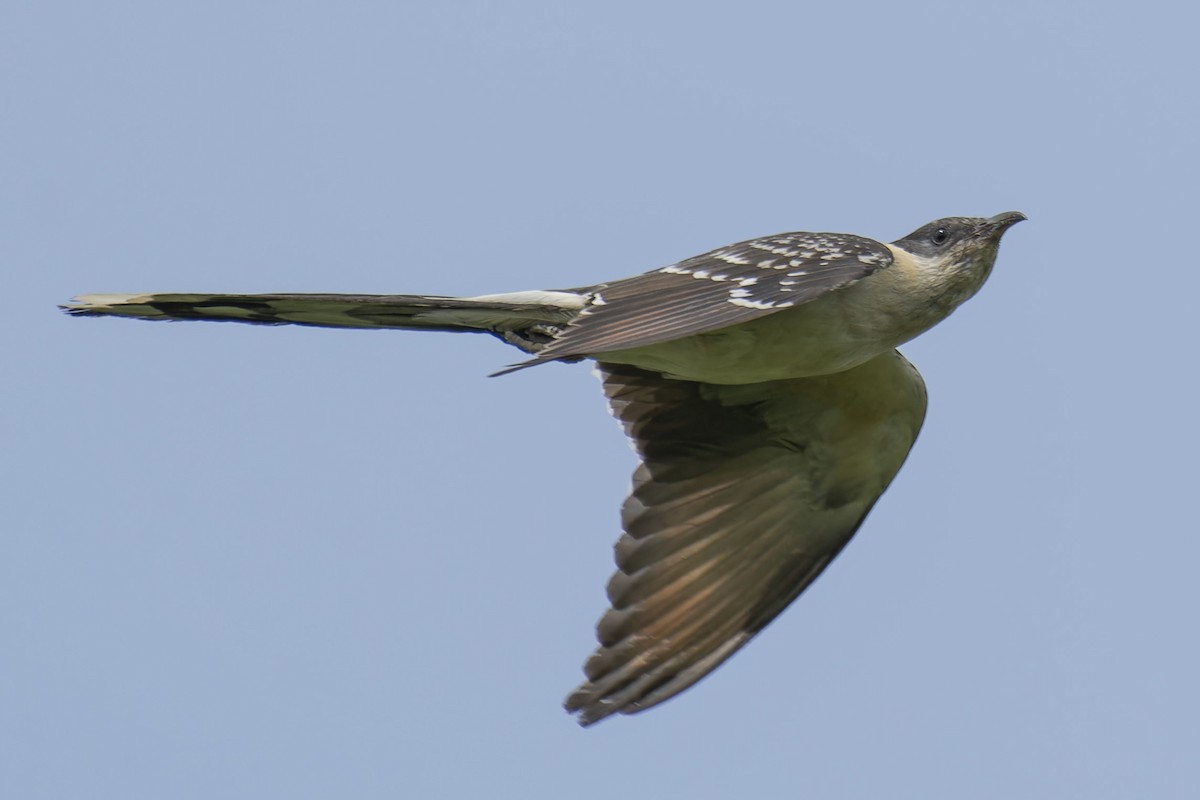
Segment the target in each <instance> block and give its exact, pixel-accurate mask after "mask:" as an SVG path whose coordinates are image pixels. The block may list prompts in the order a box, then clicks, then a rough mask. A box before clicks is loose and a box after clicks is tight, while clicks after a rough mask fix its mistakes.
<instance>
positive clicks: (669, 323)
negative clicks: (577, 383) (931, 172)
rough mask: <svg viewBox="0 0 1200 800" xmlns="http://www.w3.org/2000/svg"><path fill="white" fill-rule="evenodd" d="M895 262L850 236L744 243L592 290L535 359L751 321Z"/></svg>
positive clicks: (881, 248)
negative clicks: (587, 301) (579, 310)
mask: <svg viewBox="0 0 1200 800" xmlns="http://www.w3.org/2000/svg"><path fill="white" fill-rule="evenodd" d="M891 263H892V252H891V250H889V249H888V248H887V246H886V245H884V244H881V243H880V242H876V241H874V240H872V239H866V238H863V237H861V236H853V235H851V234H844V233H802V232H798V233H786V234H780V235H777V236H767V237H764V238H761V239H752V240H750V241H746V242H739V243H737V244H733V245H729V246H728V247H722V248H719V249H717V250H713V251H710V252H708V253H704V254H702V255H699V256H695V257H693V258H689V259H687V260H686V261H681V262H679V263H678V264H673V265H671V266H669V267H664V268H662V269H660V270H656V271H654V272H647V273H645V274H642V275H636V276H634V277H632V278H626V279H625V280H620V281H614V282H611V283H607V284H601V285H599V286H595V287H591V289H590V290H587V291H589V292H590V293H591V295H592V303H591V304H590V305H589V306H588V307H587V308H585V309H584V310H583V312H582V313H581V314H580V315H579V316H578V317H576V318H575V319H574V320H573V321H572V322H571V324H570V325H569V326H567V327H566V328H565V329H564V330H563V332H562V333H560V334H559V336H558V337H557V338H556V339H555V341H554V342H553V343H552V344H550V345H549V346H548V347H547V348H546V349H544V350H543V351H541V352H539V354H538V357H537V359H535V361H546V360H553V359H559V358H571V357H575V356H583V355H593V354H595V353H605V352H612V351H615V350H629V349H632V348H635V347H643V346H646V345H650V344H656V343H658V342H663V341H668V340H671V339H680V338H683V337H685V336H691V335H693V334H697V333H704V332H706V331H712V330H716V329H718V328H724V327H727V326H730V325H737V324H740V323H742V322H749V321H750V320H753V319H757V318H758V317H761V316H764V315H766V314H773V313H775V312H777V311H780V310H782V309H785V308H790V307H792V306H796V305H799V304H801V303H806V302H808V301H810V300H813V299H815V298H816V297H819V296H821V295H822V294H825V293H826V292H831V291H835V290H837V289H840V288H842V287H843V286H847V285H849V284H851V283H854V282H855V281H858V280H861V279H862V278H865V277H866V276H868V275H870V274H872V273H874V272H876V271H877V270H879V269H883V268H885V267H887V266H889V265H890V264H891ZM580 291H584V290H580Z"/></svg>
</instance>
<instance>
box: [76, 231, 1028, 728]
mask: <svg viewBox="0 0 1200 800" xmlns="http://www.w3.org/2000/svg"><path fill="white" fill-rule="evenodd" d="M1022 219H1024V216H1023V215H1020V214H1018V213H1016V212H1010V213H1008V214H1001V215H999V216H996V217H993V218H991V219H982V218H964V217H953V218H947V219H943V220H938V221H936V222H933V223H930V224H929V225H926V226H924V227H922V228H920V229H918V230H917V231H914V232H913V233H912V234H910V235H909V236H907V237H904V238H903V239H900V240H898V241H896V242H894V243H892V244H883V243H880V242H875V241H873V240H870V239H865V238H862V237H857V236H850V235H847V234H810V233H793V234H782V235H779V236H773V237H764V238H762V239H755V240H750V241H748V242H742V243H739V244H735V245H730V246H729V247H725V248H720V249H718V250H714V251H711V252H709V253H705V254H703V255H701V256H696V257H694V258H691V259H687V260H685V261H682V262H679V263H678V264H673V265H671V266H669V267H665V268H663V269H660V270H656V271H654V272H649V273H645V274H643V275H638V276H634V277H632V278H627V279H624V280H619V281H613V282H610V283H602V284H597V285H595V286H591V287H586V288H583V289H576V290H554V291H533V292H528V291H527V292H512V293H505V294H496V295H484V296H477V297H468V298H449V297H430V296H419V295H200V294H186V295H185V294H157V295H90V296H85V297H81V298H78V299H77V304H76V305H72V306H67V307H65V308H66V310H67V311H69V312H70V313H72V314H77V315H90V316H96V315H113V316H133V317H139V318H142V319H207V320H229V321H239V322H250V323H260V324H284V323H291V324H300V325H318V326H327V327H365V328H408V329H428V330H452V331H453V330H467V331H483V332H488V333H492V334H494V335H496V336H498V337H500V338H502V339H503V340H504V341H506V342H508V343H509V344H512V345H514V346H516V347H518V348H520V349H521V350H523V351H525V352H526V353H528V354H530V355H532V356H533V358H532V359H531V360H530V361H527V362H524V363H523V364H520V365H517V367H516V368H520V367H524V366H532V365H535V364H539V363H545V362H548V361H555V360H567V361H570V360H577V359H579V358H584V357H587V358H592V359H595V360H596V361H597V362H598V363H599V367H600V372H601V376H602V379H603V381H604V387H605V392H606V394H607V395H608V397H609V400H610V404H611V406H612V408H613V412H614V414H615V415H616V416H617V418H618V419H619V420H621V422H622V424H623V425H624V426H625V429H626V432H627V433H628V434H629V436H630V437H631V438H632V439H633V441H634V444H635V446H636V448H637V450H638V453H639V454H640V456H641V458H642V465H641V466H639V468H638V470H637V472H635V474H634V488H633V492H632V494H631V496H630V498H629V500H628V501H627V502H626V504H625V508H624V509H623V512H622V523H623V528H624V531H625V534H624V535H623V536H622V537H621V540H620V541H619V542H618V545H617V566H618V572H617V573H616V575H615V576H614V577H613V580H612V582H611V583H610V585H609V597H610V600H611V601H612V606H613V607H612V609H611V610H610V611H609V612H608V613H607V614H606V615H605V616H604V618H603V619H602V620H601V621H600V624H599V626H598V630H597V635H598V638H599V640H600V648H599V649H598V650H597V651H596V653H595V654H594V655H593V656H592V658H591V659H590V660H589V661H588V664H587V666H586V667H585V672H586V673H587V677H588V681H587V682H586V683H584V684H583V685H582V686H581V687H580V688H579V689H577V690H576V692H575V693H573V694H572V695H571V696H570V697H569V698H568V700H567V707H568V709H569V710H571V711H575V712H578V713H579V715H580V721H581V722H583V723H584V724H588V723H591V722H594V721H596V720H598V719H602V718H603V717H605V716H608V715H609V714H612V713H618V712H620V713H632V712H635V711H639V710H642V709H644V708H647V707H649V706H652V705H655V704H657V703H659V702H662V701H663V700H665V699H667V698H669V697H672V696H674V695H675V694H677V693H679V692H680V691H682V690H683V689H685V688H687V687H688V686H690V685H691V684H692V683H694V682H695V681H696V680H699V679H700V678H701V677H703V676H704V675H706V674H707V673H708V672H710V671H711V670H712V669H714V668H715V667H716V666H717V665H719V664H720V663H721V662H722V661H723V660H724V659H725V658H727V657H728V656H729V655H731V654H732V653H733V652H734V651H735V650H736V649H737V648H738V647H740V646H741V645H742V644H744V643H745V642H746V641H747V640H748V639H750V638H751V637H753V636H754V635H755V634H756V633H757V632H758V631H759V630H761V629H762V627H763V626H765V625H766V624H767V623H768V622H770V620H771V619H773V618H774V617H775V615H777V614H778V613H779V612H780V611H782V610H783V608H784V607H786V605H787V604H788V603H790V602H791V600H793V599H794V598H795V597H796V596H797V595H799V594H800V592H802V591H803V590H804V588H805V587H807V586H808V584H809V583H810V582H811V581H812V580H813V579H814V578H815V577H816V576H817V575H818V574H819V573H820V572H821V570H822V569H823V568H824V567H825V566H826V565H827V564H828V563H829V562H830V561H831V560H832V559H833V557H834V556H836V555H837V553H838V552H839V551H840V550H841V548H842V547H843V546H844V545H845V544H846V542H847V541H849V539H850V537H851V536H852V535H853V534H854V532H855V530H857V528H858V526H859V525H860V524H861V522H862V520H863V518H864V517H865V516H866V514H867V512H868V511H869V510H870V508H871V506H872V505H873V504H874V503H875V501H876V500H877V499H878V497H879V496H880V494H882V492H883V491H884V489H885V488H886V487H887V485H888V484H889V483H890V482H891V480H892V478H893V477H894V475H895V474H896V472H897V471H898V470H899V468H900V465H901V464H902V463H903V461H904V459H905V457H906V456H907V454H908V452H909V449H910V448H911V447H912V444H913V442H914V441H915V439H916V436H917V432H918V431H919V429H920V427H921V423H922V420H923V418H924V414H925V387H924V383H923V382H922V380H921V378H920V375H919V374H918V373H917V371H916V369H915V368H913V367H912V365H911V364H909V363H908V362H907V361H906V360H905V359H904V357H903V356H901V355H900V354H899V353H898V352H897V351H896V350H895V348H896V346H897V345H899V344H902V343H903V342H906V341H908V340H910V339H912V338H913V337H914V336H917V335H918V334H920V333H922V332H923V331H925V330H927V329H928V328H930V327H932V326H933V325H935V324H936V323H937V322H939V321H941V320H942V319H944V318H945V317H946V316H947V315H949V314H950V313H951V312H952V311H953V310H954V309H955V308H957V307H958V305H960V304H961V303H962V302H964V301H965V300H967V299H968V298H970V297H971V296H972V295H973V294H975V292H977V291H978V290H979V288H980V287H981V286H982V285H983V283H984V281H985V280H986V279H987V277H988V275H989V273H990V271H991V268H992V265H993V262H994V260H995V256H996V252H997V248H998V245H999V240H1000V237H1001V235H1002V234H1003V233H1004V231H1005V230H1006V229H1007V228H1008V227H1010V226H1011V225H1013V224H1015V223H1016V222H1018V221H1020V220H1022ZM510 369H511V368H510ZM506 371H510V370H506Z"/></svg>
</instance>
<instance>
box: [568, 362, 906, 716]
mask: <svg viewBox="0 0 1200 800" xmlns="http://www.w3.org/2000/svg"><path fill="white" fill-rule="evenodd" d="M600 368H601V373H602V376H603V379H604V388H605V392H606V394H607V395H608V397H609V401H610V404H611V406H612V409H613V412H614V414H615V415H616V416H617V417H618V418H619V419H620V420H621V422H622V424H623V425H624V427H625V430H626V432H627V433H628V434H629V436H630V437H631V438H632V439H633V441H634V444H635V447H636V449H637V450H638V453H639V454H640V456H641V457H642V464H641V465H639V467H638V468H637V470H636V471H635V473H634V486H633V491H632V493H631V495H630V497H629V499H628V500H627V501H626V504H625V507H624V509H623V511H622V523H623V527H624V528H625V533H624V535H623V536H622V537H621V539H620V540H619V541H618V543H617V546H616V560H617V572H616V574H614V576H613V578H612V580H611V581H610V582H609V586H608V594H609V600H610V603H611V608H610V610H609V611H608V612H607V613H606V614H605V615H604V616H603V617H602V618H601V620H600V622H599V623H598V625H597V639H598V641H599V647H598V648H597V650H596V651H595V653H594V654H593V655H592V656H591V658H589V659H588V662H587V664H586V665H585V668H584V672H585V675H586V677H587V681H586V682H585V683H584V684H583V685H581V686H580V687H579V688H578V689H576V690H575V692H574V693H572V694H571V695H570V696H569V697H568V698H567V701H566V707H567V709H568V710H570V711H572V712H574V713H578V715H579V721H580V722H581V724H585V725H587V724H591V723H593V722H596V721H597V720H600V719H603V718H604V717H606V716H608V715H610V714H614V713H625V714H628V713H634V712H637V711H640V710H643V709H645V708H649V707H650V706H653V705H655V704H657V703H660V702H662V701H664V700H666V699H668V698H670V697H673V696H674V695H676V694H678V693H679V692H681V691H683V690H684V689H686V688H687V687H689V686H691V685H692V684H693V683H695V682H696V681H698V680H699V679H700V678H702V677H703V676H704V675H706V674H708V673H709V672H710V671H712V670H713V669H715V668H716V667H717V666H719V665H720V664H721V662H722V661H724V660H725V659H726V658H728V657H729V656H730V655H732V654H733V653H734V652H735V651H736V650H737V649H738V648H739V647H741V646H742V645H743V644H745V643H746V642H747V641H748V640H749V639H750V638H751V637H753V636H754V635H755V634H756V633H758V631H760V630H761V629H762V628H763V627H765V626H766V625H767V624H768V623H769V622H770V621H771V620H772V619H774V618H775V616H776V615H778V614H779V613H780V612H781V611H782V610H783V609H784V608H786V607H787V605H788V604H789V603H790V602H791V601H792V600H794V599H795V598H796V597H797V596H798V595H799V594H800V593H801V592H802V591H803V590H804V589H805V587H807V586H808V585H809V584H810V583H811V582H812V581H813V580H814V579H815V578H816V577H817V575H819V574H820V572H821V571H822V570H823V569H824V568H825V566H826V565H827V564H828V563H829V562H830V561H832V560H833V558H834V556H836V555H837V553H838V552H839V551H840V550H841V548H842V547H843V546H844V545H845V544H846V542H847V541H849V539H850V537H851V536H852V535H853V534H854V532H855V530H857V528H858V526H859V524H860V523H861V522H862V519H863V518H864V517H865V516H866V514H867V512H868V511H869V510H870V508H871V506H872V505H873V504H874V503H875V501H876V499H878V497H879V495H880V494H881V493H882V492H883V490H884V489H885V488H886V486H887V485H888V483H889V482H890V481H891V479H892V477H893V476H894V475H895V473H896V471H897V470H898V469H899V468H900V465H901V464H902V463H903V461H904V459H905V457H906V456H907V454H908V451H909V449H910V448H911V446H912V443H913V441H914V440H915V439H916V435H917V431H918V430H919V429H920V426H921V421H922V419H923V417H924V412H925V391H924V384H923V383H922V381H921V379H920V376H919V375H918V374H917V372H916V370H915V369H913V368H912V366H911V365H910V364H909V363H908V362H907V361H905V360H904V359H903V357H902V356H900V354H899V353H896V352H892V353H889V354H886V355H883V356H880V357H878V358H876V359H874V360H872V361H870V362H867V363H866V364H864V365H862V366H860V367H857V368H855V369H853V370H849V371H847V372H844V373H839V374H837V375H829V376H822V377H817V378H804V379H796V380H788V381H773V382H769V383H761V384H752V385H742V386H713V385H707V384H701V383H693V382H690V381H675V380H670V379H667V378H664V377H662V376H660V375H657V374H655V373H652V372H647V371H644V370H640V369H637V368H635V367H630V366H621V365H613V364H605V363H602V364H601V365H600Z"/></svg>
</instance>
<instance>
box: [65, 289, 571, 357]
mask: <svg viewBox="0 0 1200 800" xmlns="http://www.w3.org/2000/svg"><path fill="white" fill-rule="evenodd" d="M585 302H586V299H585V296H584V295H582V294H578V293H575V292H539V291H532V292H509V293H506V294H493V295H481V296H479V297H435V296H424V295H406V294H363V295H350V294H89V295H82V296H80V297H76V298H74V302H72V303H70V304H67V305H63V306H60V308H62V310H63V311H66V312H67V313H68V314H72V315H74V316H80V317H134V318H136V319H148V320H210V321H216V322H246V323H250V324H256V325H313V326H318V327H325V328H400V329H418V330H437V331H475V332H481V333H491V334H495V335H496V336H499V337H500V338H502V339H504V340H505V341H506V342H508V343H509V344H512V345H515V346H517V347H520V348H521V349H522V350H525V351H526V352H531V353H532V352H537V350H539V349H541V347H542V346H543V345H544V344H545V343H546V342H548V341H550V340H551V339H552V338H553V336H554V335H555V333H556V332H557V331H558V329H560V328H561V327H562V326H563V325H565V324H567V323H568V322H570V321H571V320H572V319H574V318H575V316H576V315H578V314H579V312H580V310H581V309H583V307H584V305H585Z"/></svg>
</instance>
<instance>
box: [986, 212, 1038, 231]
mask: <svg viewBox="0 0 1200 800" xmlns="http://www.w3.org/2000/svg"><path fill="white" fill-rule="evenodd" d="M1026 219H1028V217H1026V216H1025V215H1024V214H1022V213H1021V212H1020V211H1005V212H1004V213H1003V214H997V215H996V216H994V217H992V218H991V219H989V220H988V221H987V222H985V223H984V226H983V228H984V230H983V231H982V232H983V234H984V235H985V236H996V237H999V236H1000V234H1002V233H1004V232H1005V231H1006V230H1008V229H1009V228H1011V227H1012V226H1013V225H1016V224H1017V223H1018V222H1023V221H1024V220H1026Z"/></svg>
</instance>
